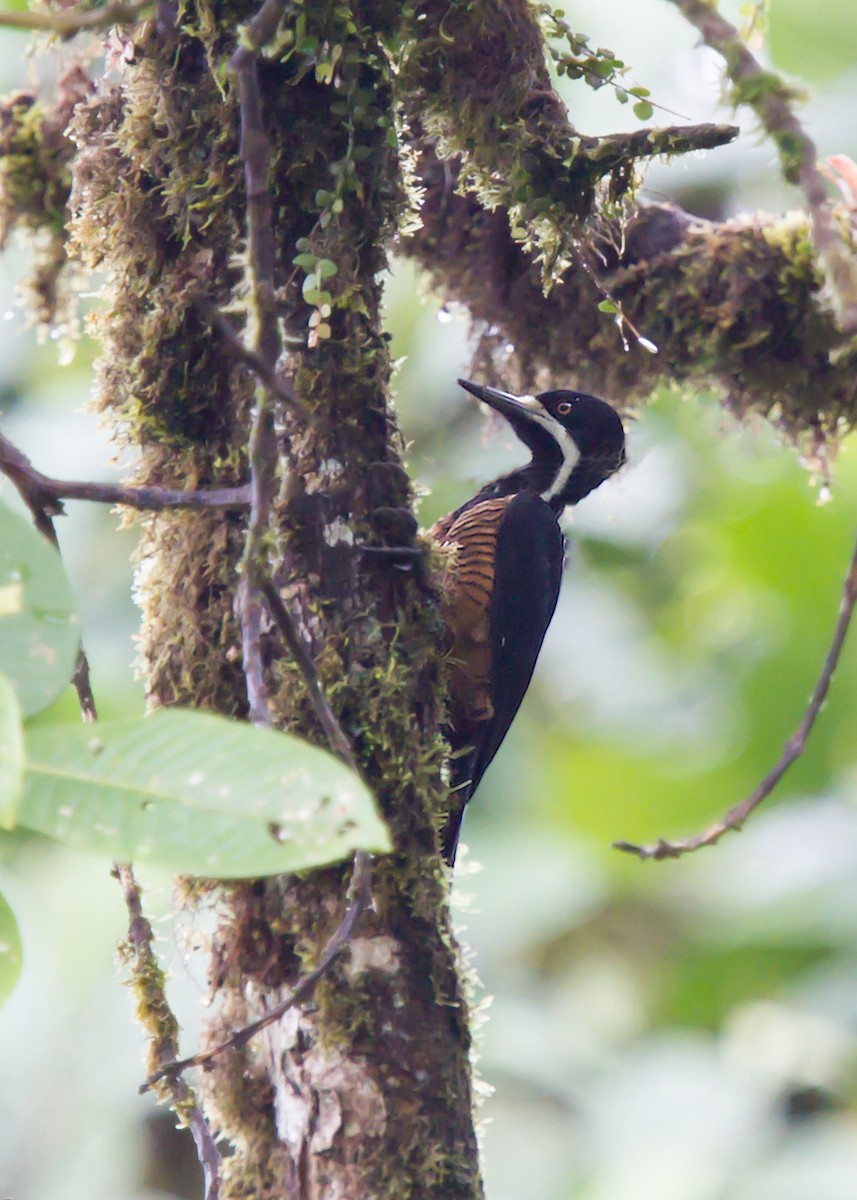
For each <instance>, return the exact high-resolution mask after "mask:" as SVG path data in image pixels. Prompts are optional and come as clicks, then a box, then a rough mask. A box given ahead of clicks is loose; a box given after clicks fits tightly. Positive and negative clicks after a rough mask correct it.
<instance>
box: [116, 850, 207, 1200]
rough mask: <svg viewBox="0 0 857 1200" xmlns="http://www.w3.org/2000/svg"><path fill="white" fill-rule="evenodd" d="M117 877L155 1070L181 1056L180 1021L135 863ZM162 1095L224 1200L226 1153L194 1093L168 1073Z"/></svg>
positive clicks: (140, 1015) (127, 953) (126, 946)
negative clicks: (145, 909) (222, 1169)
mask: <svg viewBox="0 0 857 1200" xmlns="http://www.w3.org/2000/svg"><path fill="white" fill-rule="evenodd" d="M113 874H114V875H115V877H116V878H117V879H118V880H119V884H120V886H121V888H122V896H123V898H124V900H125V906H126V908H127V909H128V919H129V924H128V937H127V939H126V940H125V942H124V943H123V944H122V946H121V947H120V948H121V950H122V951H123V954H124V958H125V961H126V962H127V963H128V966H129V968H130V972H131V989H132V991H133V993H134V999H135V1001H136V1005H137V1019H138V1020H139V1022H140V1024H141V1026H142V1027H143V1030H144V1032H145V1034H146V1036H147V1037H148V1039H149V1053H148V1059H149V1068H150V1070H152V1071H154V1070H155V1069H156V1068H163V1067H164V1065H165V1064H167V1063H172V1062H175V1060H176V1058H177V1057H178V1031H179V1027H178V1022H177V1021H176V1018H175V1016H174V1014H173V1011H172V1009H171V1008H170V1005H169V1001H168V1000H167V994H166V979H165V977H164V971H163V968H162V967H161V964H160V963H159V962H158V958H157V955H156V954H155V951H154V948H153V946H152V943H153V941H154V935H153V933H152V926H151V924H150V923H149V921H148V920H147V919H146V917H145V915H144V913H143V899H142V896H141V894H140V888H139V885H138V884H137V880H136V879H135V877H134V872H133V870H132V868H131V866H130V865H129V864H119V865H118V866H116V867H114V868H113ZM162 1077H163V1076H162ZM159 1092H161V1093H162V1094H163V1095H164V1096H166V1098H167V1099H169V1101H170V1106H171V1108H172V1110H173V1112H174V1113H175V1114H176V1116H177V1117H178V1119H179V1122H180V1123H181V1124H182V1125H185V1126H187V1128H188V1129H189V1130H190V1132H191V1135H192V1137H193V1140H194V1143H195V1144H196V1150H197V1155H198V1157H199V1161H200V1164H201V1165H202V1169H203V1174H204V1178H205V1200H219V1197H220V1187H221V1178H220V1166H221V1163H220V1151H219V1150H218V1149H217V1143H216V1142H215V1140H214V1135H213V1134H212V1132H211V1127H210V1125H209V1123H208V1121H207V1120H206V1118H205V1115H204V1114H203V1112H202V1109H201V1108H200V1106H199V1105H198V1104H197V1101H196V1096H195V1095H194V1093H193V1089H192V1088H191V1087H190V1085H189V1084H188V1083H186V1082H185V1081H184V1080H183V1079H181V1078H180V1077H179V1076H178V1075H176V1074H175V1073H168V1072H167V1073H166V1081H165V1082H164V1083H163V1084H162V1086H161V1087H160V1088H159Z"/></svg>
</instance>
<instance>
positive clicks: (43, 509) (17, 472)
mask: <svg viewBox="0 0 857 1200" xmlns="http://www.w3.org/2000/svg"><path fill="white" fill-rule="evenodd" d="M0 472H2V473H3V474H4V475H7V476H8V478H9V479H10V480H11V481H12V483H13V484H14V485H15V487H16V488H17V489H18V492H19V494H20V496H21V499H22V500H23V501H24V503H25V504H26V505H27V508H29V510H30V513H31V515H32V518H33V524H34V525H35V526H36V528H37V529H38V530H39V532H40V533H42V534H43V535H44V536H45V537H46V538H47V539H48V541H49V542H50V543H51V545H52V546H53V547H54V549H55V550H56V552H57V554H59V553H60V544H59V538H58V537H57V531H56V529H55V528H54V517H56V516H59V514H60V513H61V512H62V504H61V503H60V502H59V499H58V497H57V496H56V494H55V493H52V492H51V490H50V488H49V487H48V486H46V485H47V484H49V483H53V482H54V481H53V480H48V479H47V478H46V477H45V476H44V475H40V474H39V472H38V471H35V470H34V469H33V467H32V466H31V464H30V460H29V459H28V458H27V457H26V455H24V454H22V453H21V451H20V450H18V449H17V448H16V447H15V446H13V445H12V443H11V442H9V441H8V440H7V439H6V438H4V437H3V435H2V434H0ZM71 678H72V683H73V684H74V690H75V691H76V692H77V702H78V704H79V706H80V715H81V716H82V717H83V719H84V721H97V720H98V709H97V707H96V704H95V696H94V695H93V692H92V685H91V683H90V680H89V660H88V659H87V657H86V651H85V650H84V648H83V643H82V642H81V643H80V645H79V647H78V651H77V662H76V664H75V668H74V674H73V675H72V677H71Z"/></svg>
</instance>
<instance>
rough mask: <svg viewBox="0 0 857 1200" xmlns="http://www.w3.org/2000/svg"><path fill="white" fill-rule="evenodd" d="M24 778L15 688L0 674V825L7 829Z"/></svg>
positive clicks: (11, 821)
mask: <svg viewBox="0 0 857 1200" xmlns="http://www.w3.org/2000/svg"><path fill="white" fill-rule="evenodd" d="M23 778H24V734H23V730H22V728H21V711H20V709H19V708H18V700H17V697H16V695H15V689H14V688H13V687H12V685H11V683H10V682H9V680H8V679H7V678H6V676H5V675H0V829H11V828H12V826H13V825H14V824H15V811H16V809H17V807H18V796H19V795H20V793H21V784H22V782H23Z"/></svg>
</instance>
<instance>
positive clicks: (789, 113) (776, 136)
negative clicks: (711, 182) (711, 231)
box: [673, 0, 857, 333]
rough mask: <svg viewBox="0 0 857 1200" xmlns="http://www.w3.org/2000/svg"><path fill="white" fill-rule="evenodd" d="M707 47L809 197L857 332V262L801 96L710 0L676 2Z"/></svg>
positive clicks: (821, 252)
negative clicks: (799, 108) (800, 110)
mask: <svg viewBox="0 0 857 1200" xmlns="http://www.w3.org/2000/svg"><path fill="white" fill-rule="evenodd" d="M673 3H674V4H675V5H676V6H677V7H678V8H679V9H681V11H682V13H683V14H684V16H685V17H686V18H687V20H688V21H689V22H690V23H691V24H692V25H694V26H695V27H696V28H697V29H698V30H699V32H700V33H701V34H702V37H703V39H704V40H705V42H706V44H707V45H709V46H710V47H711V48H712V50H716V51H717V53H718V54H720V55H722V57H723V60H724V62H725V64H726V73H727V75H728V77H729V79H730V80H731V81H732V84H733V87H734V91H733V97H732V98H733V102H734V103H735V104H736V105H737V104H748V105H749V106H750V107H751V108H752V109H753V111H754V112H755V113H756V115H757V116H758V118H759V120H760V121H761V123H762V126H763V127H764V129H765V132H766V133H767V134H768V135H769V137H770V138H771V140H772V141H773V142H774V144H775V145H776V147H777V151H778V153H779V156H780V165H781V166H782V170H783V175H784V176H785V178H786V179H787V180H788V181H789V183H796V184H798V185H799V186H800V187H801V188H802V189H803V193H804V195H805V196H806V202H807V206H808V209H809V215H810V219H811V221H812V237H813V242H814V244H815V249H816V252H817V254H818V257H819V260H820V262H821V263H822V266H823V268H824V271H825V275H826V277H827V281H828V284H829V285H830V290H831V293H832V299H833V301H834V303H835V306H836V312H837V317H838V320H839V324H840V326H841V327H842V329H843V330H844V331H845V332H846V333H853V332H855V330H857V263H855V259H854V255H853V254H852V253H851V252H850V251H849V250H848V248H847V247H846V246H845V244H844V243H843V240H842V231H841V230H840V229H839V227H838V226H837V223H836V220H835V219H834V216H833V212H832V208H831V204H830V200H829V199H828V195H827V189H826V187H825V184H824V177H823V175H822V173H821V171H820V170H819V168H818V166H817V159H818V154H817V151H816V148H815V143H814V142H813V140H812V139H811V138H810V137H809V135H808V134H807V133H806V131H805V130H804V128H803V126H802V125H801V124H800V122H799V121H798V119H797V117H796V116H795V114H794V110H793V107H792V105H793V103H794V101H795V100H796V99H797V98H798V95H797V93H796V91H795V89H794V88H793V87H790V86H789V85H788V84H787V83H785V82H784V81H783V80H782V79H780V77H779V76H778V75H776V74H774V73H773V72H772V71H768V70H766V69H765V68H764V67H763V66H762V65H761V63H759V61H758V60H757V59H756V58H755V57H754V55H753V54H752V53H751V52H750V50H749V49H748V48H747V46H746V45H745V43H744V41H743V39H742V38H741V34H740V33H739V32H738V30H737V29H736V28H735V26H734V25H732V24H731V23H730V22H729V21H727V20H726V19H725V18H724V17H722V16H721V15H720V13H719V12H718V11H717V9H716V8H715V7H714V5H712V4H711V3H706V2H705V0H673Z"/></svg>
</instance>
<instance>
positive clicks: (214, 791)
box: [18, 709, 390, 878]
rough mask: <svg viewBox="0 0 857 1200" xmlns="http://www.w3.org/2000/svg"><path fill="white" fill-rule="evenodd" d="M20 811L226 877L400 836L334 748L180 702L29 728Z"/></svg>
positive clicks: (150, 858)
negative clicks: (128, 715) (117, 717)
mask: <svg viewBox="0 0 857 1200" xmlns="http://www.w3.org/2000/svg"><path fill="white" fill-rule="evenodd" d="M18 819H19V823H20V824H22V825H26V826H27V827H28V828H30V829H35V830H37V831H38V832H40V833H43V834H46V835H47V836H48V837H51V838H54V839H56V840H57V841H60V842H63V843H64V844H65V845H67V846H71V847H73V848H74V849H78V850H83V851H88V852H91V853H94V854H100V855H103V856H104V857H105V858H108V859H112V860H114V861H119V862H124V861H135V862H138V863H141V862H153V863H158V864H160V865H162V866H165V867H168V868H170V869H171V870H173V871H176V872H179V873H181V874H185V875H204V876H209V877H217V878H236V877H241V876H255V875H269V874H277V873H281V872H292V871H303V870H306V869H307V868H309V867H317V866H320V865H322V864H325V863H331V862H335V861H336V860H338V859H341V858H345V857H346V856H347V855H349V854H351V853H352V852H353V851H354V850H357V849H364V850H371V851H382V852H383V851H386V850H389V848H390V845H389V841H388V838H387V833H386V830H385V827H384V824H383V822H382V820H381V818H380V817H379V815H378V813H377V811H376V809H375V804H374V801H373V798H372V795H371V793H370V792H369V790H368V789H367V787H366V786H365V784H364V783H363V782H362V780H361V779H360V778H359V777H358V776H357V775H355V774H354V772H353V771H351V770H349V769H348V768H347V767H346V766H344V765H343V764H342V763H341V762H340V761H339V760H338V759H336V758H334V757H333V756H332V755H330V754H328V753H327V752H326V751H324V750H319V749H318V748H317V747H315V746H311V745H310V744H309V743H308V742H304V741H302V740H301V739H300V738H297V737H295V736H294V735H292V734H286V733H279V732H277V731H276V730H271V729H257V728H254V727H253V726H252V725H249V724H246V723H243V722H240V721H230V720H228V719H227V718H225V717H218V716H214V715H212V714H209V713H200V712H190V711H186V710H179V709H169V710H164V711H161V712H158V713H155V714H154V716H151V717H143V718H139V719H135V720H127V721H113V722H102V723H101V724H98V725H89V726H85V725H59V726H56V725H55V726H46V727H42V728H38V729H34V730H32V731H30V732H29V733H28V736H27V742H26V764H25V773H24V790H23V796H22V800H21V805H20V811H19V818H18Z"/></svg>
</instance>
